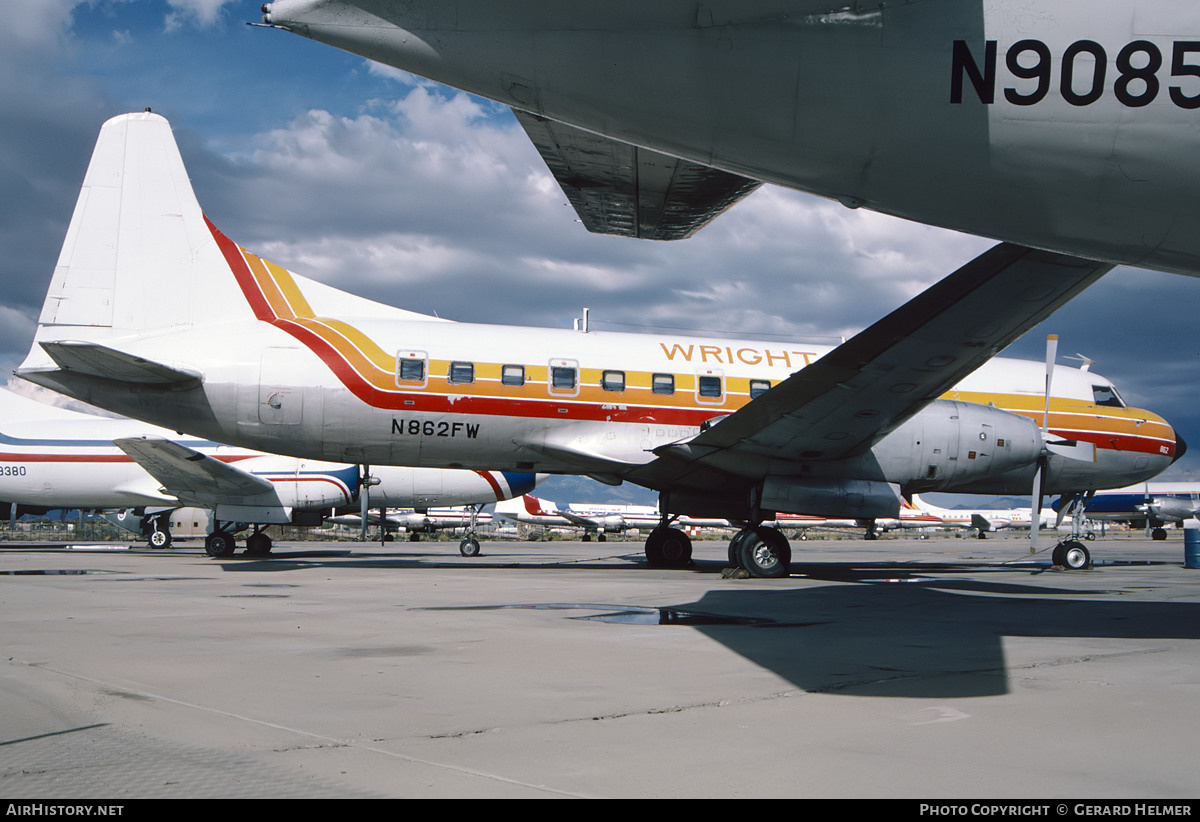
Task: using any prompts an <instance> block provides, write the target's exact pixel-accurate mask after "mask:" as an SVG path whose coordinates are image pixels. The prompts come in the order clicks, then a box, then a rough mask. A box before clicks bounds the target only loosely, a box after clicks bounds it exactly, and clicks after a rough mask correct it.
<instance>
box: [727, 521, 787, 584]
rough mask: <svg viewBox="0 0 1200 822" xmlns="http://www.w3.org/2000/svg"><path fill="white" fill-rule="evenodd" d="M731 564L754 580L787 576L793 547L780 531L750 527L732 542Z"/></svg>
mask: <svg viewBox="0 0 1200 822" xmlns="http://www.w3.org/2000/svg"><path fill="white" fill-rule="evenodd" d="M729 564H730V565H733V566H735V567H737V568H741V569H742V570H743V571H745V572H746V573H748V574H749V575H750V576H752V577H763V578H766V579H778V578H780V577H786V576H787V575H788V572H789V570H790V568H791V564H792V546H791V544H790V543H789V542H788V538H787V537H785V536H784V535H783V532H782V531H780V530H779V529H778V528H769V527H767V526H765V525H757V526H750V527H746V528H743V529H742V530H740V531H738V532H737V533H736V534H734V535H733V539H731V540H730V541H729Z"/></svg>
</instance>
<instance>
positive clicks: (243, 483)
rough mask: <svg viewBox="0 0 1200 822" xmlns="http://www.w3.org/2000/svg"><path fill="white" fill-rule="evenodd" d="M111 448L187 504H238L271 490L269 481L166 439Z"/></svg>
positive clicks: (117, 442)
mask: <svg viewBox="0 0 1200 822" xmlns="http://www.w3.org/2000/svg"><path fill="white" fill-rule="evenodd" d="M113 444H114V445H116V446H117V447H118V448H120V449H121V450H122V451H124V452H125V453H126V454H128V455H129V456H130V457H131V458H132V459H133V461H134V462H136V463H137V464H138V465H140V466H142V468H144V469H146V471H147V472H148V473H149V474H150V475H151V476H153V477H154V478H155V479H156V480H158V481H159V482H161V483H162V484H163V487H164V488H166V489H167V491H168V492H169V493H170V494H171V495H173V496H175V497H178V498H179V500H180V501H185V500H186V501H187V503H189V504H191V503H200V504H208V505H212V504H215V503H219V502H222V503H228V504H238V503H240V502H241V501H242V500H243V499H244V498H245V497H249V496H254V495H258V494H263V493H268V492H270V491H272V490H273V486H272V485H271V482H270V481H269V480H266V479H263V478H262V477H257V476H255V475H254V474H251V473H248V472H246V471H243V470H242V469H240V468H235V467H234V466H232V465H228V464H226V463H224V462H221V461H220V460H218V459H215V458H213V457H210V456H207V455H205V454H201V453H200V452H199V451H193V450H192V449H191V448H188V447H186V446H183V445H180V444H179V443H176V442H171V441H170V440H167V439H161V438H150V437H129V438H125V439H118V440H113Z"/></svg>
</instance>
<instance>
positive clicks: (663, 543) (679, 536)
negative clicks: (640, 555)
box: [646, 528, 692, 568]
mask: <svg viewBox="0 0 1200 822" xmlns="http://www.w3.org/2000/svg"><path fill="white" fill-rule="evenodd" d="M646 562H648V563H649V564H650V567H651V568H687V567H688V566H689V565H691V564H692V541H691V539H690V538H689V537H688V535H687V534H685V533H683V531H680V530H679V529H678V528H655V529H654V530H653V531H651V532H650V536H648V537H646Z"/></svg>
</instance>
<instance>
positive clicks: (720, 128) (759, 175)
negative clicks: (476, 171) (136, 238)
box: [263, 0, 1200, 276]
mask: <svg viewBox="0 0 1200 822" xmlns="http://www.w3.org/2000/svg"><path fill="white" fill-rule="evenodd" d="M263 20H264V22H265V23H267V24H268V25H272V26H276V27H279V28H284V29H287V30H288V31H292V32H295V33H296V34H299V35H301V36H304V37H309V38H311V39H313V40H316V41H318V42H322V43H328V44H330V45H332V46H336V47H337V48H340V49H344V50H346V51H348V52H351V53H354V54H359V55H362V56H363V57H367V58H369V59H371V60H378V61H380V62H382V63H387V64H389V65H392V66H396V67H398V68H401V69H404V70H406V71H412V72H415V73H416V74H420V75H422V76H424V77H428V78H431V79H433V80H437V81H439V82H442V83H446V84H448V85H451V86H454V87H456V88H460V89H464V90H466V91H470V92H473V93H475V94H479V95H482V96H484V97H487V98H490V99H492V100H497V101H499V102H501V103H503V104H505V105H508V106H511V107H512V108H513V109H514V111H515V112H516V114H517V119H518V120H519V121H520V122H521V125H522V126H523V127H524V128H525V130H526V132H527V133H528V134H529V136H530V137H531V138H532V140H533V142H534V144H535V145H536V146H537V148H538V150H539V151H540V152H541V153H542V156H543V157H544V158H545V160H546V162H547V165H548V166H549V167H550V170H551V171H552V172H553V174H554V176H555V177H556V178H557V179H558V181H559V183H560V184H561V185H562V187H563V190H564V192H565V193H566V195H567V197H568V198H569V199H570V200H571V202H572V205H574V206H575V207H576V210H577V211H579V213H580V216H581V218H582V221H583V223H584V224H585V225H586V226H587V227H588V228H589V229H591V230H593V231H602V232H606V233H613V234H624V235H629V236H636V237H650V238H656V239H675V238H679V237H686V236H689V235H690V234H692V233H693V232H695V231H696V230H697V229H699V228H700V227H701V226H703V225H704V224H705V222H706V221H707V220H709V219H711V218H712V217H713V216H714V215H716V214H719V213H720V212H721V211H723V210H724V209H726V208H728V207H729V206H730V205H731V204H732V203H734V202H736V201H737V200H738V199H739V198H741V197H743V196H745V195H746V194H747V193H748V192H750V191H753V190H754V188H755V187H756V186H757V185H758V183H759V181H766V182H770V183H777V184H779V185H783V186H787V187H789V188H796V189H800V190H802V191H809V192H812V193H814V194H818V195H821V196H824V197H828V198H831V199H836V200H838V201H840V202H841V203H843V204H844V205H846V206H848V207H851V208H857V207H859V206H862V207H864V208H869V209H872V210H875V211H881V212H884V213H887V214H894V215H898V216H900V217H905V218H907V219H910V220H916V221H918V222H923V223H929V224H932V225H938V226H944V227H947V228H954V229H958V230H961V231H967V232H970V233H972V234H979V235H982V236H985V237H994V238H996V239H1000V240H1007V241H1009V242H1016V243H1021V244H1022V245H1027V246H1033V247H1036V248H1046V249H1053V250H1055V251H1059V252H1063V253H1067V254H1074V255H1077V256H1080V257H1087V258H1090V259H1099V260H1107V261H1110V262H1121V263H1131V264H1134V265H1141V266H1146V267H1149V268H1157V269H1162V270H1165V271H1175V272H1180V273H1184V274H1190V275H1193V276H1197V275H1200V232H1197V231H1196V230H1195V227H1196V226H1197V225H1200V198H1197V197H1196V196H1195V194H1196V191H1197V190H1200V163H1197V162H1196V159H1195V128H1196V109H1197V108H1200V3H1196V2H1195V0H1104V2H1096V0H903V2H896V0H854V2H848V0H703V2H697V0H655V1H654V2H652V3H639V2H622V3H613V2H608V3H597V2H594V0H513V1H512V2H506V3H497V2H495V1H494V0H405V2H403V3H398V2H393V0H275V1H274V2H271V3H268V4H267V5H266V6H264V7H263Z"/></svg>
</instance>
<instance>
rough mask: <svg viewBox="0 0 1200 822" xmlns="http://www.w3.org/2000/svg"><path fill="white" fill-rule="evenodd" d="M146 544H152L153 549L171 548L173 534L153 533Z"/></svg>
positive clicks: (167, 532)
mask: <svg viewBox="0 0 1200 822" xmlns="http://www.w3.org/2000/svg"><path fill="white" fill-rule="evenodd" d="M146 542H148V543H150V547H151V548H170V547H171V532H170V531H151V532H150V536H149V537H148V538H147V539H146Z"/></svg>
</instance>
